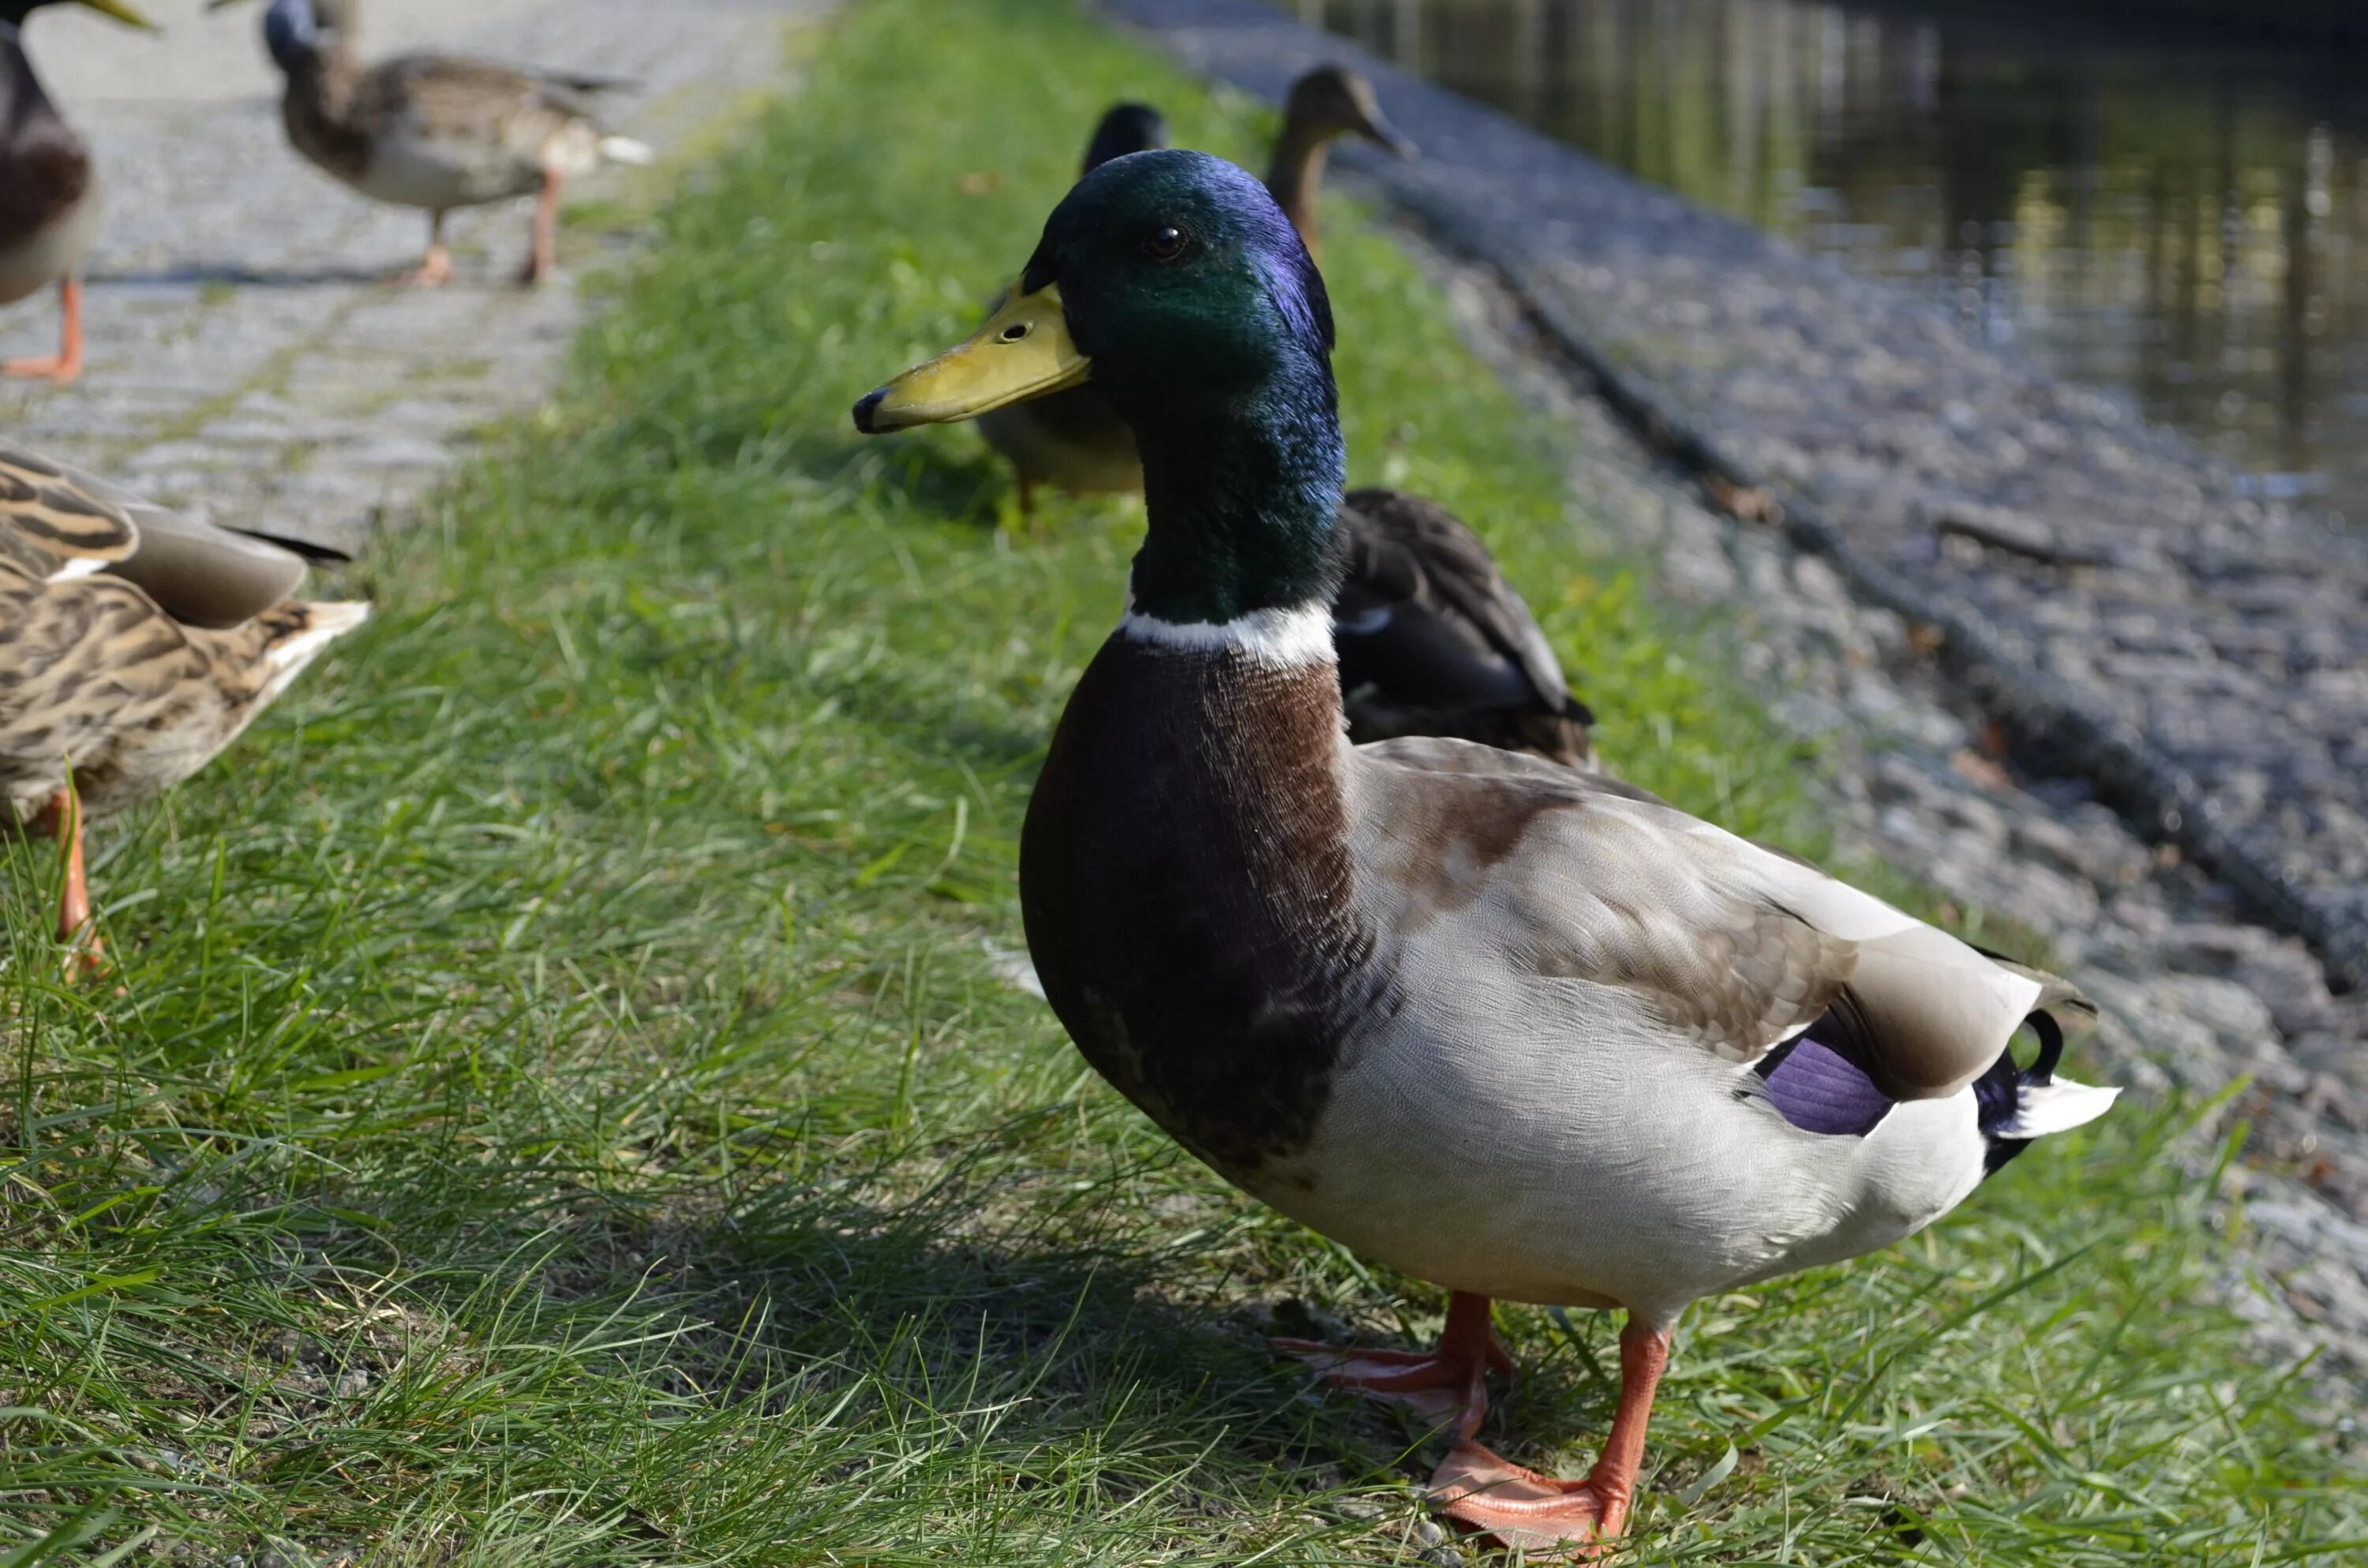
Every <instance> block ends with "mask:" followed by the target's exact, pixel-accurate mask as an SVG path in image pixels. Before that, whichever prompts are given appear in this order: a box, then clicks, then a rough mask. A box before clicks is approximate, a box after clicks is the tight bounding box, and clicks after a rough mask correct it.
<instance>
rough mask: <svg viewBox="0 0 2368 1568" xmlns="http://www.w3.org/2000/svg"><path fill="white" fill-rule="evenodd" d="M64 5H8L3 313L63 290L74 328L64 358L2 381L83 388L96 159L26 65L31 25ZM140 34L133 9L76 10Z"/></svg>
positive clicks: (0, 366)
mask: <svg viewBox="0 0 2368 1568" xmlns="http://www.w3.org/2000/svg"><path fill="white" fill-rule="evenodd" d="M57 3H58V0H0V305H13V304H15V303H16V302H17V301H19V300H22V299H26V298H28V297H29V296H31V295H34V294H38V293H40V291H41V290H44V289H47V288H49V287H51V285H53V284H54V285H55V286H56V288H57V290H58V306H59V313H60V314H61V315H62V316H63V318H64V321H63V325H62V327H61V329H60V332H59V342H58V351H57V352H56V353H55V354H53V355H48V356H45V357H43V358H39V359H10V360H6V361H5V362H0V375H6V376H46V377H48V378H49V379H50V380H51V381H58V382H61V383H63V382H65V381H73V380H74V378H75V377H76V376H79V375H81V374H82V276H81V274H82V261H83V257H84V256H87V255H89V254H90V247H91V243H92V242H93V241H94V240H96V239H97V237H98V216H99V188H98V176H97V171H96V170H94V169H93V168H92V166H91V161H90V149H89V148H88V147H86V146H85V145H84V144H83V140H82V138H81V137H79V136H77V135H75V134H74V127H73V126H71V125H68V124H67V123H66V121H65V117H64V116H63V115H62V114H60V113H59V112H58V108H57V106H56V105H55V104H53V103H51V101H50V97H49V95H48V94H47V93H45V92H43V91H42V90H41V81H40V77H38V76H36V75H34V74H33V62H31V61H30V60H28V59H27V58H26V56H25V44H24V40H23V37H22V36H21V31H20V29H22V28H23V27H24V25H25V18H26V17H29V16H31V15H32V14H33V13H34V12H35V11H38V10H40V8H41V7H42V6H48V5H53V4H57ZM74 4H76V5H80V6H88V7H89V8H90V9H92V10H94V11H97V12H99V13H100V14H102V15H104V16H109V17H114V18H115V19H116V20H117V21H119V22H129V23H130V24H131V26H133V27H135V28H147V27H149V26H151V24H150V22H149V20H148V18H147V17H143V16H142V15H141V14H140V13H139V12H137V11H135V10H133V9H132V8H131V6H128V5H126V4H124V0H74Z"/></svg>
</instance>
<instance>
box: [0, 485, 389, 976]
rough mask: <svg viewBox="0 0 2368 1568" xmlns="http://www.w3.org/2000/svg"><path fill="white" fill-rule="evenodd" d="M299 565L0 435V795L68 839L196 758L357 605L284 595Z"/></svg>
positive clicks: (283, 682)
mask: <svg viewBox="0 0 2368 1568" xmlns="http://www.w3.org/2000/svg"><path fill="white" fill-rule="evenodd" d="M302 576H303V563H302V562H301V561H300V560H297V559H296V558H295V557H293V556H291V555H289V554H288V553H287V552H286V551H280V550H279V549H277V548H276V547H274V546H271V545H268V544H265V543H263V542H261V541H259V540H253V539H248V538H245V537H244V536H241V535H236V534H232V533H228V532H225V531H224V530H222V529H220V528H210V527H208V526H207V525H205V524H201V523H199V522H197V521H195V520H194V519H191V518H188V517H181V516H178V515H177V514H174V513H170V512H167V511H165V509H164V508H162V507H158V506H151V505H149V504H148V503H145V502H142V501H140V500H138V499H137V498H136V497H132V496H130V495H127V494H124V493H123V492H121V491H119V490H117V489H115V488H114V487H113V486H111V485H108V484H107V483H104V482H102V481H99V480H97V479H95V478H93V477H92V476H90V475H87V474H84V473H82V472H79V471H78V470H74V469H72V468H69V467H67V466H66V465H64V464H62V463H57V462H54V461H52V460H48V459H44V458H41V457H38V456H36V455H34V454H32V453H28V452H25V451H22V450H20V449H16V448H14V447H10V446H7V445H6V444H5V443H0V795H5V796H6V799H7V801H8V802H9V803H10V804H11V805H12V806H13V807H14V808H15V809H16V812H17V816H18V817H19V818H20V819H22V820H27V821H33V820H36V819H40V820H42V821H44V822H46V823H48V824H51V825H52V826H55V827H57V828H59V829H60V830H61V831H64V832H67V833H69V834H72V833H76V832H78V829H79V819H80V817H81V816H82V815H84V814H87V815H89V816H92V817H105V816H108V815H111V814H113V813H114V812H120V811H122V810H124V809H125V808H127V807H130V806H133V805H137V804H139V803H140V802H141V801H146V800H149V799H152V798H153V797H154V796H156V795H158V794H160V793H162V792H163V791H164V790H167V789H170V788H171V787H172V786H173V785H175V784H177V783H179V782H180V781H181V780H182V779H184V778H188V776H189V775H190V774H192V773H195V772H196V771H197V770H198V769H199V768H200V767H204V766H205V765H206V763H207V762H209V761H210V760H211V759H212V757H213V756H215V754H217V753H218V752H220V751H221V750H222V748H223V747H224V746H227V745H228V744H230V743H231V742H232V741H233V740H234V739H235V738H237V736H238V733H239V732H240V731H242V730H244V729H245V727H246V726H247V724H248V723H249V722H251V721H252V720H253V719H254V718H255V716H256V714H257V713H259V712H261V711H262V710H263V708H264V707H265V705H266V704H268V703H269V702H270V701H271V699H273V698H275V697H277V696H278V695H279V693H280V692H281V691H282V690H283V689H285V687H287V685H288V683H289V682H290V681H291V680H293V679H294V678H295V677H296V676H297V675H298V674H300V673H301V672H302V670H303V668H304V666H305V665H308V664H310V663H311V662H312V660H313V657H314V656H315V655H316V654H317V653H319V652H320V650H321V649H322V648H323V647H324V646H326V645H327V643H328V642H330V641H331V640H332V639H334V638H336V636H338V635H339V634H341V633H343V632H345V631H349V630H350V629H352V628H353V627H355V626H358V625H359V624H360V623H361V621H362V619H363V618H364V617H365V616H366V615H367V614H368V613H369V609H370V607H369V606H368V605H366V604H359V603H307V602H302V601H298V600H294V599H290V598H289V597H287V595H288V592H289V591H290V590H291V589H292V588H293V587H294V586H295V585H296V584H297V583H299V582H301V581H302ZM172 607H179V608H181V609H182V610H183V611H185V612H186V613H185V615H176V613H174V608H172ZM77 801H78V804H77ZM74 854H75V855H77V856H78V855H79V847H78V846H76V847H75V849H74ZM77 893H78V888H77V887H75V886H74V885H70V886H69V888H68V903H69V905H70V906H71V905H72V904H73V903H74V898H75V896H76V895H77ZM80 923H81V922H80V920H79V919H78V918H77V919H74V920H71V921H62V926H63V929H62V930H61V933H60V934H61V937H70V936H71V935H73V928H74V926H78V925H79V924H80Z"/></svg>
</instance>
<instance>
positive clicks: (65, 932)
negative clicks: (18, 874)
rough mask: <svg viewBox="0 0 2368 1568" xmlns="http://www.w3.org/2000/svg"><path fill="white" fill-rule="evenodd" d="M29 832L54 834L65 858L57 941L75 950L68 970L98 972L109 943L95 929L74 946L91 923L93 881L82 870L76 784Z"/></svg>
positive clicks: (58, 797) (53, 802)
mask: <svg viewBox="0 0 2368 1568" xmlns="http://www.w3.org/2000/svg"><path fill="white" fill-rule="evenodd" d="M30 831H32V832H35V833H46V834H49V835H52V836H53V837H55V838H56V839H57V841H58V854H59V856H60V858H63V860H64V861H65V867H64V870H65V877H64V886H63V889H62V890H61V891H60V892H59V894H58V940H59V941H61V942H63V943H65V944H67V945H69V946H72V947H74V952H73V953H72V954H71V955H70V956H69V957H68V958H67V960H66V972H67V973H68V974H69V975H73V976H81V975H86V974H95V973H97V972H98V971H101V970H103V969H105V968H106V967H107V960H106V953H107V944H106V943H104V942H102V941H100V940H99V937H98V933H97V932H96V931H92V932H91V933H90V936H89V939H88V940H87V941H83V942H81V943H80V945H79V946H75V943H76V939H77V938H79V937H81V936H82V935H83V932H84V930H85V928H86V927H88V926H89V925H90V881H89V879H88V877H87V876H85V873H84V870H83V858H82V799H81V797H80V796H78V795H76V794H75V793H74V786H73V785H71V784H69V785H67V786H66V787H65V788H64V789H63V790H59V791H58V792H57V793H56V794H54V795H52V796H51V797H50V803H49V804H48V805H47V806H45V807H43V808H42V809H41V814H40V816H38V817H36V818H34V819H33V822H32V824H31V828H30Z"/></svg>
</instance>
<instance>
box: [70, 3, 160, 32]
mask: <svg viewBox="0 0 2368 1568" xmlns="http://www.w3.org/2000/svg"><path fill="white" fill-rule="evenodd" d="M82 4H84V5H85V6H89V7H90V8H91V9H92V10H94V11H97V13H98V14H99V15H100V16H103V17H114V18H115V19H116V20H117V21H119V22H126V23H129V24H130V25H131V26H132V27H135V28H146V29H147V30H148V31H150V32H154V31H155V30H156V24H155V23H154V22H152V21H150V20H149V19H148V18H147V17H143V16H142V15H141V14H140V13H139V12H137V11H135V10H133V9H132V8H131V6H130V5H129V4H127V0H82Z"/></svg>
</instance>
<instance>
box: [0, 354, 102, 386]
mask: <svg viewBox="0 0 2368 1568" xmlns="http://www.w3.org/2000/svg"><path fill="white" fill-rule="evenodd" d="M81 375H82V356H80V355H79V354H77V355H74V356H73V357H72V358H69V357H67V356H66V355H63V354H45V355H43V356H41V358H38V359H7V360H0V376H6V377H8V378H10V379H11V380H17V379H24V380H28V381H49V382H50V383H51V384H52V385H54V386H61V387H62V386H64V385H65V384H67V383H68V382H69V381H75V380H77V379H79V378H80V377H81Z"/></svg>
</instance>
